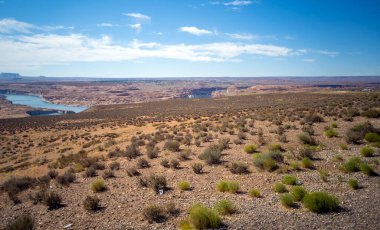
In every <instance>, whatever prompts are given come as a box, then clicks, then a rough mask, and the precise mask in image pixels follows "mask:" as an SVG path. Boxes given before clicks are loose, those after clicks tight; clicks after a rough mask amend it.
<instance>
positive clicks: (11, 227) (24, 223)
mask: <svg viewBox="0 0 380 230" xmlns="http://www.w3.org/2000/svg"><path fill="white" fill-rule="evenodd" d="M35 225H36V224H35V220H34V218H33V217H32V216H31V215H30V214H23V215H21V216H18V217H17V218H16V219H15V220H13V221H11V222H10V223H8V224H7V225H6V226H5V227H4V230H33V229H35V228H36V227H35Z"/></svg>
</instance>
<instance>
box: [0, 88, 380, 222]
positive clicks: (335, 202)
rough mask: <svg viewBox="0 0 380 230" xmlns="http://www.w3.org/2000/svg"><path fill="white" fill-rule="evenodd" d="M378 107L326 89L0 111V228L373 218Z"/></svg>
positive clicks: (379, 216) (370, 98)
mask: <svg viewBox="0 0 380 230" xmlns="http://www.w3.org/2000/svg"><path fill="white" fill-rule="evenodd" d="M379 117H380V94H378V93H373V92H370V93H364V92H351V93H337V92H329V93H276V94H260V95H245V96H233V97H220V98H215V99H174V100H166V101H159V102H148V103H134V104H120V105H104V106H95V107H93V108H91V109H89V110H87V111H85V112H82V113H79V114H72V115H63V116H47V117H28V118H14V119H3V120H0V134H1V136H0V142H1V147H0V157H1V158H0V181H1V193H0V200H1V203H0V218H1V219H2V220H3V221H2V222H1V224H0V228H3V227H6V229H11V228H9V227H11V226H15V225H16V224H18V225H19V226H32V225H33V226H35V228H36V229H63V228H64V229H179V228H180V229H207V228H222V229H254V228H255V229H306V228H309V229H379V228H380V221H379V220H380V209H379V207H380V194H379V192H378V191H379V188H380V179H379V178H380V177H379V176H378V173H380V164H379V160H380V153H379V147H380V120H379ZM12 224H13V225H12Z"/></svg>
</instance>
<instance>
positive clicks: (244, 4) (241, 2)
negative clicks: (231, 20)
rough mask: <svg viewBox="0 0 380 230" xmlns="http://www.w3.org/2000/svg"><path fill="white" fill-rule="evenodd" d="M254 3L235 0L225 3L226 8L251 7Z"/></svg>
mask: <svg viewBox="0 0 380 230" xmlns="http://www.w3.org/2000/svg"><path fill="white" fill-rule="evenodd" d="M252 3H253V2H252V1H242V0H234V1H231V2H225V3H224V5H225V6H247V5H251V4H252Z"/></svg>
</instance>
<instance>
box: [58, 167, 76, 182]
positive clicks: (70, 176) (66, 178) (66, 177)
mask: <svg viewBox="0 0 380 230" xmlns="http://www.w3.org/2000/svg"><path fill="white" fill-rule="evenodd" d="M75 179H76V176H75V174H74V173H73V172H72V171H70V170H67V171H66V172H65V173H64V174H63V175H62V176H57V177H56V180H57V182H58V183H59V184H61V185H69V184H70V183H73V182H74V181H75Z"/></svg>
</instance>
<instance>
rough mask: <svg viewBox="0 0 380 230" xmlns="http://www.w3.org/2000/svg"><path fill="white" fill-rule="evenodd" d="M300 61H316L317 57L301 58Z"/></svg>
mask: <svg viewBox="0 0 380 230" xmlns="http://www.w3.org/2000/svg"><path fill="white" fill-rule="evenodd" d="M302 61H304V62H316V61H317V59H315V58H305V59H302Z"/></svg>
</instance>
